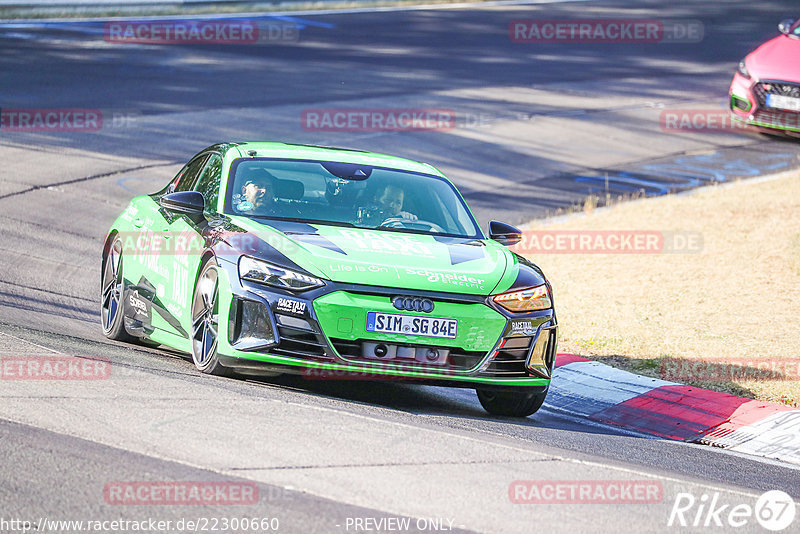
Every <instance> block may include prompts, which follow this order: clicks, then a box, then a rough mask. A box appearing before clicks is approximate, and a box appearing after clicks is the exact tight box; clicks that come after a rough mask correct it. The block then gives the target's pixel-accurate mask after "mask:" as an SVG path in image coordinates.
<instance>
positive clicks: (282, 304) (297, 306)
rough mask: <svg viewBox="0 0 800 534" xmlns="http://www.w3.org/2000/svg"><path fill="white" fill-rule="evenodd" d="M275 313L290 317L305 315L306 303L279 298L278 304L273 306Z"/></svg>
mask: <svg viewBox="0 0 800 534" xmlns="http://www.w3.org/2000/svg"><path fill="white" fill-rule="evenodd" d="M275 311H278V312H282V313H291V314H292V315H305V314H306V303H305V302H303V301H301V300H294V299H287V298H283V297H281V298H279V299H278V304H277V305H276V306H275Z"/></svg>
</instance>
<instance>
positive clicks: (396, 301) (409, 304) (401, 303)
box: [392, 297, 433, 313]
mask: <svg viewBox="0 0 800 534" xmlns="http://www.w3.org/2000/svg"><path fill="white" fill-rule="evenodd" d="M392 304H393V305H394V307H395V308H397V309H398V310H406V311H415V312H425V313H430V312H432V311H433V301H431V300H429V299H421V298H415V297H394V298H393V299H392Z"/></svg>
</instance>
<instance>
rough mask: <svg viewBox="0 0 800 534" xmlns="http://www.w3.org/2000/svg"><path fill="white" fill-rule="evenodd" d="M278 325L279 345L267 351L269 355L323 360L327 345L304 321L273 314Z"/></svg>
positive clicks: (326, 357) (326, 356) (325, 355)
mask: <svg viewBox="0 0 800 534" xmlns="http://www.w3.org/2000/svg"><path fill="white" fill-rule="evenodd" d="M275 321H276V322H277V324H278V335H279V336H280V340H281V341H280V343H279V344H278V346H277V347H272V348H270V349H269V353H270V354H277V355H279V356H305V357H307V358H325V359H328V358H329V356H328V354H327V353H326V350H325V349H326V348H327V345H326V344H325V340H324V339H322V337H321V336H319V335H318V334H317V332H315V330H314V328H313V327H312V326H311V324H309V322H308V321H306V320H305V319H300V318H297V317H292V316H290V315H282V314H279V313H276V314H275Z"/></svg>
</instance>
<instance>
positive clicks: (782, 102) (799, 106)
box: [767, 94, 800, 111]
mask: <svg viewBox="0 0 800 534" xmlns="http://www.w3.org/2000/svg"><path fill="white" fill-rule="evenodd" d="M767 106H769V107H771V108H775V109H785V110H788V111H800V98H794V97H792V96H782V95H773V94H768V95H767Z"/></svg>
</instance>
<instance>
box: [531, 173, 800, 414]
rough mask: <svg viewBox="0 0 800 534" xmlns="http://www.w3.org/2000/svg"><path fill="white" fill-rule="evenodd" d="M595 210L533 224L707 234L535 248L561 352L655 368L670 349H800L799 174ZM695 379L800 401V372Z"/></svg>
mask: <svg viewBox="0 0 800 534" xmlns="http://www.w3.org/2000/svg"><path fill="white" fill-rule="evenodd" d="M587 212H588V214H586V215H585V216H573V217H569V218H567V219H566V220H564V221H561V222H558V223H554V224H545V222H541V221H537V222H534V223H531V225H530V227H529V228H527V229H530V230H657V231H666V232H669V231H688V232H700V233H702V237H703V248H702V252H699V253H693V254H625V255H619V254H616V255H611V254H536V255H528V256H529V257H530V258H531V259H532V260H533V261H534V262H535V263H537V264H538V265H540V266H541V267H542V268H543V269H544V271H545V273H547V275H548V278H550V280H551V281H552V283H553V287H554V295H555V301H556V306H557V309H558V314H559V320H560V323H561V339H560V346H559V350H560V351H562V352H572V353H575V354H580V355H584V356H588V357H591V358H593V359H597V360H603V361H606V362H607V363H610V364H611V365H615V366H619V367H623V368H627V369H629V370H633V371H635V372H638V373H640V374H647V375H651V376H658V375H659V369H660V364H661V359H662V358H675V357H678V358H687V359H704V358H714V359H719V358H723V359H725V360H729V361H742V360H747V361H750V360H752V361H753V362H757V361H758V359H775V358H781V359H790V358H791V359H798V358H800V347H799V345H800V176H790V177H785V178H781V179H778V180H773V181H769V182H761V183H757V182H749V183H748V182H740V183H737V184H734V185H732V186H725V187H710V188H705V189H702V190H698V191H696V192H694V193H693V194H690V195H679V196H667V197H660V198H654V199H649V200H646V201H640V202H632V203H623V204H619V205H616V206H613V207H610V208H607V209H604V210H592V209H591V207H590V209H588V210H587ZM695 385H699V386H702V387H708V388H710V389H716V390H719V391H726V392H730V393H734V394H737V395H742V396H746V397H752V398H758V399H763V400H770V401H775V402H782V403H784V404H788V405H793V406H798V404H799V403H800V383H798V377H797V376H796V375H795V376H793V377H792V379H790V380H780V381H778V380H762V381H756V380H748V381H726V382H722V381H713V382H695Z"/></svg>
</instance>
